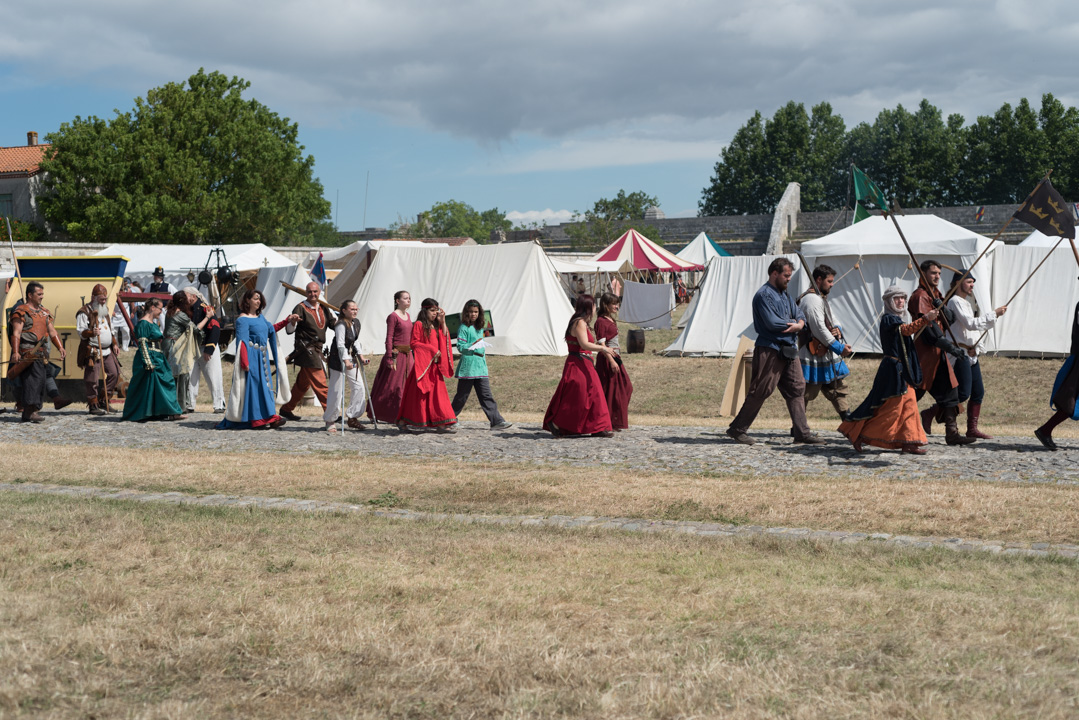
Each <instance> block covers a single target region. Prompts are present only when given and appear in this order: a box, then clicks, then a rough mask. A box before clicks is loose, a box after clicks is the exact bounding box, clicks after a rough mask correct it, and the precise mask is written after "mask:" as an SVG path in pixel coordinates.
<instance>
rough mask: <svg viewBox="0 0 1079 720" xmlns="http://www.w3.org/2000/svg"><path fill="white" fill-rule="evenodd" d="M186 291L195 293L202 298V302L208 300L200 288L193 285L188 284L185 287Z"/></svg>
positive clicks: (191, 293)
mask: <svg viewBox="0 0 1079 720" xmlns="http://www.w3.org/2000/svg"><path fill="white" fill-rule="evenodd" d="M184 292H185V293H188V294H190V295H194V296H195V297H197V298H199V299H200V300H202V302H204V303H205V302H206V296H205V295H203V294H202V293H201V292H199V289H198V288H197V287H195V286H193V285H188V286H187V287H185V288H184Z"/></svg>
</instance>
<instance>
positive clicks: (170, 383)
mask: <svg viewBox="0 0 1079 720" xmlns="http://www.w3.org/2000/svg"><path fill="white" fill-rule="evenodd" d="M162 310H163V307H162V303H161V300H159V299H158V298H152V299H151V300H149V301H147V302H146V304H144V305H143V306H142V308H141V309H140V313H139V323H138V325H136V326H135V338H136V343H137V346H136V347H137V349H136V350H135V358H134V360H132V362H131V382H130V383H128V386H127V395H126V397H125V398H124V415H123V418H122V419H123V420H134V421H137V422H146V421H147V420H159V419H160V420H183V419H184V418H186V417H187V416H186V415H184V414H183V410H182V409H181V408H180V404H179V403H178V402H177V401H176V378H174V377H173V376H172V370H171V369H170V368H169V361H168V359H167V358H166V357H165V353H163V352H162V351H161V338H162V337H163V336H162V334H161V327H160V326H159V325H158V324H157V319H158V318H159V317H160V316H161V312H162Z"/></svg>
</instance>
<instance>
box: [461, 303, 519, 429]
mask: <svg viewBox="0 0 1079 720" xmlns="http://www.w3.org/2000/svg"><path fill="white" fill-rule="evenodd" d="M484 322H485V321H484V317H483V306H482V305H480V301H479V300H469V301H468V302H466V303H465V307H464V309H463V310H462V311H461V326H460V327H459V328H458V329H457V352H459V353H461V358H460V360H458V361H457V370H456V371H455V372H454V376H455V377H456V378H457V392H456V393H454V395H453V403H452V405H453V414H454V415H455V416H459V415H460V414H461V410H463V409H464V407H465V403H467V402H468V396H469V395H471V394H472V390H473V389H475V391H476V399H477V400H479V401H480V409H482V410H483V414H484V415H486V416H487V422H489V423H491V429H492V430H505V429H506V428H509V427H512V425H513V423H508V422H506V419H505V418H504V417H502V413H500V412H498V403H496V402H495V398H494V395H492V394H491V381H490V379H489V373H488V371H487V354H486V348H485V347H484V346H483V345H484V343H483V327H484Z"/></svg>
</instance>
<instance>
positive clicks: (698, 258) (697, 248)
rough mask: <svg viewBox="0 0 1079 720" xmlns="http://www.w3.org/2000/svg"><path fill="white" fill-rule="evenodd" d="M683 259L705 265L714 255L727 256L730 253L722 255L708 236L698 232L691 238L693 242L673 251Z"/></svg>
mask: <svg viewBox="0 0 1079 720" xmlns="http://www.w3.org/2000/svg"><path fill="white" fill-rule="evenodd" d="M675 254H676V255H677V256H678V257H680V258H682V259H683V260H688V261H689V262H691V263H696V264H698V265H707V264H708V262H709V261H710V260H711V259H712V258H714V257H729V256H730V253H727V254H726V255H724V254H723V253H721V252H719V251H718V250H716V246H715V245H713V244H712V241H711V240H709V239H708V236H707V235H705V234H704V233H703V232H702V233H698V234H697V237H695V238H693V242H691V243H690V244H689V245H686V246H685V247H684V248H682V249H681V250H679V251H678V252H677V253H675Z"/></svg>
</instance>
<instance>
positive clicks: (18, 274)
mask: <svg viewBox="0 0 1079 720" xmlns="http://www.w3.org/2000/svg"><path fill="white" fill-rule="evenodd" d="M4 224H5V225H7V240H8V243H9V244H10V245H11V262H12V263H13V264H14V265H15V277H17V278H18V279H19V297H21V298H22V299H23V300H26V292H25V291H24V290H23V287H22V272H21V271H20V270H19V258H18V257H16V256H15V238H14V237H13V236H12V234H11V221H10V220H8V218H7V216H6V215H5V216H4Z"/></svg>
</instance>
